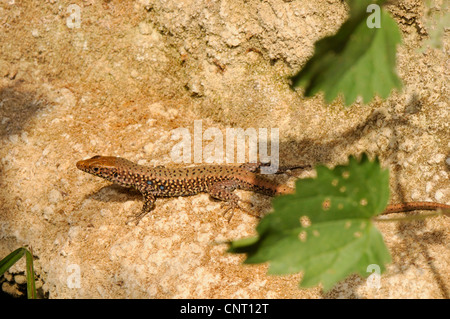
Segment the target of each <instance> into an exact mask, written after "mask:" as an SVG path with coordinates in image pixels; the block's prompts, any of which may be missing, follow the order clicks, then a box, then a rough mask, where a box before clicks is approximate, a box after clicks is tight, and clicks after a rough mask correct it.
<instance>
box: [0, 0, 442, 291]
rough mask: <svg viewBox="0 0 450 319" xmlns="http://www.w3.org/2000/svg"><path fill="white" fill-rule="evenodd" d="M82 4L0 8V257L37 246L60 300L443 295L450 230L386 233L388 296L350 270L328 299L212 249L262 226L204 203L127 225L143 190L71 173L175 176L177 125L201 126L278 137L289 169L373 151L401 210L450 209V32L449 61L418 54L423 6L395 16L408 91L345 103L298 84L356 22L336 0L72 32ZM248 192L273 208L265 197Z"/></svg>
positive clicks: (111, 17)
mask: <svg viewBox="0 0 450 319" xmlns="http://www.w3.org/2000/svg"><path fill="white" fill-rule="evenodd" d="M71 3H72V2H71V1H46V2H45V3H44V2H42V1H27V2H25V3H22V2H21V3H19V2H18V1H16V2H14V1H3V2H1V3H0V116H1V119H0V138H1V142H0V143H1V147H0V155H1V162H0V201H1V203H2V209H1V211H0V256H4V255H6V254H7V253H9V252H10V251H12V250H13V249H15V248H17V247H18V246H20V245H30V246H32V248H33V253H34V255H35V256H36V258H37V261H36V265H35V268H36V271H37V273H38V274H39V276H40V278H41V279H42V280H43V281H44V285H43V289H44V291H46V292H49V296H50V297H51V298H83V297H89V298H91V297H99V298H121V297H136V298H321V297H325V298H340V297H352V298H399V297H400V298H422V297H428V298H443V297H447V298H448V297H449V286H448V283H449V282H450V272H449V269H450V264H449V262H450V258H449V257H450V254H449V251H448V246H447V245H448V229H449V226H450V224H449V220H448V218H444V217H440V218H435V219H427V220H426V221H421V222H414V223H379V225H378V226H379V228H380V229H381V231H382V233H383V234H384V237H385V240H386V242H387V244H388V246H389V249H390V250H391V252H392V256H393V263H392V264H391V265H389V267H388V271H387V273H386V274H385V275H383V276H382V281H381V284H382V285H381V288H380V289H379V290H376V289H375V290H374V289H372V288H369V287H368V286H367V285H366V284H365V281H364V280H363V279H361V278H360V277H358V276H351V277H349V278H348V279H346V280H345V281H343V282H342V283H340V284H339V285H337V286H336V287H335V288H334V289H333V290H332V291H331V292H329V293H327V294H323V293H322V292H321V291H320V289H319V288H313V289H307V290H299V289H298V288H297V283H298V281H299V280H300V279H301V274H296V275H291V276H283V277H275V276H269V275H267V274H266V270H267V266H266V265H258V266H243V265H241V261H242V260H243V258H242V256H234V255H229V254H226V253H225V250H226V247H225V246H224V245H214V244H213V243H214V242H218V241H223V240H228V239H235V238H241V237H245V236H249V235H252V234H253V233H254V227H255V225H256V224H257V221H256V220H255V219H254V218H253V217H251V216H247V215H245V214H243V213H242V214H241V213H236V214H235V216H234V218H233V219H232V221H231V222H230V223H227V222H226V220H225V219H224V218H223V217H222V215H221V211H222V210H221V208H220V203H217V202H214V201H212V200H210V199H209V198H208V196H207V195H206V194H202V195H198V196H194V197H187V198H172V199H160V200H158V201H157V208H156V210H155V211H154V213H153V215H152V216H150V217H146V218H145V219H143V220H142V222H141V223H140V224H139V226H134V225H126V223H125V221H126V219H127V216H128V215H130V214H132V213H134V212H137V211H139V210H140V208H141V205H142V201H141V198H140V195H139V194H137V193H133V192H129V191H126V190H123V189H121V188H119V187H116V186H110V185H109V184H108V183H107V182H105V181H102V180H100V179H98V178H95V177H92V176H88V175H86V174H84V173H82V172H80V171H78V170H77V169H76V168H75V162H76V161H77V160H79V159H81V158H85V157H89V156H92V155H95V154H103V155H118V156H122V157H125V158H128V159H130V160H133V161H138V162H139V163H141V164H147V165H162V164H170V161H171V158H170V151H171V149H172V147H173V146H174V145H175V143H176V142H177V141H173V140H171V134H170V131H171V130H172V129H174V128H178V127H187V128H189V129H190V130H192V129H193V120H195V119H203V123H202V124H203V129H206V128H208V127H217V128H219V129H221V130H222V131H223V132H224V130H225V129H226V128H227V127H231V126H233V127H235V126H236V127H242V128H247V127H253V128H261V127H262V128H264V127H278V128H280V142H281V145H280V147H281V149H280V160H281V162H282V164H286V165H289V164H311V165H315V164H317V163H326V164H328V165H336V164H340V163H344V162H345V161H346V158H347V157H348V155H350V154H359V153H361V152H363V151H365V150H366V151H368V152H369V153H370V154H371V155H379V156H380V158H381V161H382V163H383V165H385V166H386V167H389V168H390V169H391V189H392V202H398V201H400V200H439V201H440V202H444V203H450V190H449V189H450V188H449V186H450V184H449V176H448V174H449V164H448V157H449V149H450V141H449V106H448V102H449V101H448V88H447V83H448V82H449V70H448V62H449V61H448V54H447V53H446V52H448V50H449V47H448V46H449V41H448V36H449V33H448V31H447V32H445V33H444V38H443V43H444V47H443V49H442V50H436V49H430V48H425V50H423V51H420V50H419V48H420V47H421V46H422V45H423V44H424V43H425V41H426V39H427V35H428V33H429V31H430V27H429V26H428V25H429V24H428V20H427V19H428V18H427V16H428V15H427V13H428V12H429V9H428V8H427V7H425V5H424V4H423V3H422V1H419V0H404V1H399V2H398V3H397V4H395V5H391V6H389V8H388V9H389V10H390V11H391V12H392V13H393V16H394V18H395V19H396V21H397V22H398V23H399V26H400V28H401V30H402V33H403V38H404V45H403V46H402V47H400V48H399V49H398V72H399V74H400V76H401V78H402V79H403V82H404V89H403V91H402V92H394V93H393V94H392V95H391V97H389V98H388V99H387V100H385V101H382V100H380V99H375V100H374V101H373V102H372V103H370V105H361V104H359V103H356V104H355V105H353V106H352V107H351V108H344V107H343V106H342V104H341V101H339V100H337V101H335V102H333V103H332V105H325V104H324V102H323V100H322V97H321V96H317V97H314V98H311V99H304V98H303V97H302V95H301V90H299V91H292V90H291V89H290V88H289V82H288V76H289V75H292V74H294V73H295V72H296V71H298V70H299V69H300V67H301V66H302V65H303V64H304V63H305V62H306V60H307V59H308V58H309V57H310V56H311V54H312V53H313V45H314V41H316V40H318V39H320V38H321V37H323V36H326V35H330V34H333V32H335V31H336V30H337V29H338V28H339V25H340V24H341V23H342V22H343V21H344V20H345V18H346V15H347V11H346V7H345V4H344V3H343V2H342V1H338V0H336V1H333V0H330V1H320V2H319V3H317V1H312V0H311V1H308V0H304V1H282V0H274V1H260V0H249V1H239V0H233V1H231V0H229V1H208V0H205V1H201V0H198V1H195V0H184V1H171V0H153V1H152V0H142V1H138V2H134V3H131V2H128V1H123V2H121V1H83V2H82V3H80V7H81V27H80V28H75V29H70V28H68V27H67V24H66V19H67V18H68V17H69V14H70V13H68V11H67V8H68V6H69V5H70V4H71ZM441 8H442V2H441V1H434V2H432V11H433V12H438V13H439V10H441ZM446 161H447V164H446ZM313 174H314V172H312V171H305V172H303V173H300V174H299V177H306V176H312V175H313ZM278 178H279V179H280V181H288V182H290V183H292V182H293V179H292V178H291V179H288V178H287V177H286V176H284V177H283V176H281V177H278ZM239 195H240V196H241V197H243V198H249V197H251V199H252V200H253V201H254V202H255V203H256V204H257V205H259V206H258V207H259V209H260V210H261V211H264V212H267V211H269V210H270V201H269V200H268V199H267V198H265V197H263V196H257V195H253V194H249V193H244V192H239ZM71 265H75V267H74V266H71ZM23 266H24V264H18V265H17V266H14V267H13V268H12V269H11V273H12V274H16V273H21V272H23V269H24V268H23ZM77 267H78V268H77ZM77 269H79V271H80V278H81V280H80V287H79V288H71V287H73V286H71V285H70V284H68V281H69V283H72V284H73V283H75V286H76V281H73V279H74V276H73V274H74V271H75V272H76V271H77ZM71 280H72V281H71ZM8 285H9V286H11V285H10V284H5V287H6V286H8ZM9 286H8V287H9ZM5 289H6V288H5Z"/></svg>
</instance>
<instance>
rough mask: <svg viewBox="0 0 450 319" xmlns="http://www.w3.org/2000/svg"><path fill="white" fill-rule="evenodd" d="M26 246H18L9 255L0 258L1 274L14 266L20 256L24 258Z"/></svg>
mask: <svg viewBox="0 0 450 319" xmlns="http://www.w3.org/2000/svg"><path fill="white" fill-rule="evenodd" d="M25 251H26V249H25V248H17V249H16V250H14V251H13V252H12V253H10V254H9V255H8V256H6V257H5V258H3V259H2V260H0V276H2V275H3V274H4V273H5V271H7V270H8V269H9V268H11V267H12V265H14V264H15V263H16V262H17V261H18V260H19V259H20V258H22V256H23V254H24V253H25Z"/></svg>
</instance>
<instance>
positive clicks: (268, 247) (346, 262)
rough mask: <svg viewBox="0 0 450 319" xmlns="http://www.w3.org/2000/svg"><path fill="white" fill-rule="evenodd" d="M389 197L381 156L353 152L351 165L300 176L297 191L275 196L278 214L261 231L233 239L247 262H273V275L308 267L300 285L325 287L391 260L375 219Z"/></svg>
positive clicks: (235, 248) (265, 220)
mask: <svg viewBox="0 0 450 319" xmlns="http://www.w3.org/2000/svg"><path fill="white" fill-rule="evenodd" d="M388 199H389V174H388V171H387V170H382V169H381V167H380V165H379V162H378V160H375V161H373V162H371V161H369V160H368V158H367V156H365V155H364V156H362V158H361V160H360V161H358V160H356V159H355V158H353V157H351V158H350V161H349V164H348V165H345V166H337V167H335V168H334V169H329V168H327V167H325V166H319V167H317V178H315V179H313V178H309V179H303V180H298V181H297V183H296V192H295V194H292V195H286V196H280V197H278V198H276V199H274V201H273V207H274V210H275V211H274V213H272V214H269V215H267V216H266V217H264V218H263V219H262V220H261V222H260V223H259V225H258V227H257V231H258V236H257V237H253V238H246V239H241V240H237V241H233V242H231V243H230V249H229V252H233V253H246V254H247V259H246V260H245V263H264V262H270V267H269V273H270V274H290V273H296V272H299V271H303V272H304V277H303V280H302V282H301V287H310V286H314V285H317V284H319V283H320V282H321V283H322V284H323V288H324V290H325V291H326V290H328V289H330V288H331V287H332V286H333V285H334V284H335V283H337V282H338V281H340V280H342V279H344V278H345V277H347V276H348V275H350V274H352V273H359V274H360V275H362V276H367V275H369V273H367V267H368V266H369V265H371V264H377V265H379V266H380V269H381V270H382V271H383V270H384V269H385V266H384V265H385V264H386V263H388V262H390V255H389V251H388V250H387V248H386V246H385V244H384V242H383V238H382V235H381V234H380V232H379V231H378V230H377V229H376V227H375V226H374V225H373V223H372V220H371V218H372V217H374V216H376V215H378V214H380V213H382V212H383V210H384V209H385V207H386V205H387V203H388Z"/></svg>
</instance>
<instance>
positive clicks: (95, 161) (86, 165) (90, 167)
mask: <svg viewBox="0 0 450 319" xmlns="http://www.w3.org/2000/svg"><path fill="white" fill-rule="evenodd" d="M115 165H116V157H113V156H100V155H95V156H94V157H91V158H89V159H86V160H81V161H78V162H77V163H76V166H77V168H78V169H79V170H82V171H83V172H88V173H97V172H98V171H99V170H100V168H109V167H115Z"/></svg>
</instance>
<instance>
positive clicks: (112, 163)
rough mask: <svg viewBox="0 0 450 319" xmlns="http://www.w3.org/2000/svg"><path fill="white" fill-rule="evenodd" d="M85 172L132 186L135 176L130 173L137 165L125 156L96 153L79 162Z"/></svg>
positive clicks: (79, 167) (122, 184) (78, 165)
mask: <svg viewBox="0 0 450 319" xmlns="http://www.w3.org/2000/svg"><path fill="white" fill-rule="evenodd" d="M76 165H77V168H78V169H80V170H82V171H83V172H86V173H89V174H92V175H95V176H98V177H101V178H104V179H106V180H108V181H110V182H113V183H116V184H119V185H121V186H124V187H130V186H131V181H132V179H133V176H131V174H130V173H129V171H130V170H132V169H133V167H136V165H135V164H134V163H132V162H130V161H128V160H126V159H124V158H120V157H115V156H100V155H95V156H94V157H91V158H89V159H87V160H82V161H78V162H77V164H76Z"/></svg>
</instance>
